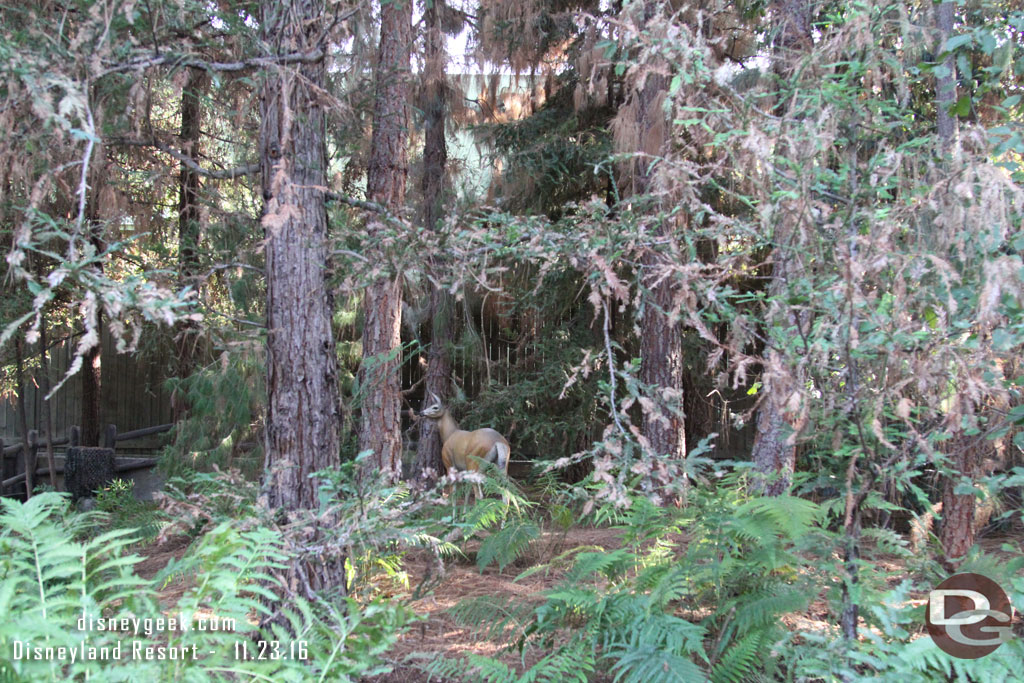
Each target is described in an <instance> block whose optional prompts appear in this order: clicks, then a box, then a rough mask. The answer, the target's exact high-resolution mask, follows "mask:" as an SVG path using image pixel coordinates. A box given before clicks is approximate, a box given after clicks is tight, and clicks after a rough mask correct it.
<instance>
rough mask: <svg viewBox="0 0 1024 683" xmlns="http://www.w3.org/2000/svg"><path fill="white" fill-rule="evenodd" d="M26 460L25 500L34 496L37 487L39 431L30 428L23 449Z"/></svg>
mask: <svg viewBox="0 0 1024 683" xmlns="http://www.w3.org/2000/svg"><path fill="white" fill-rule="evenodd" d="M21 452H22V457H23V458H24V460H25V500H28V499H29V498H31V497H32V491H33V490H34V489H35V487H36V457H37V455H38V453H39V432H37V431H36V430H34V429H30V430H29V432H28V438H27V439H26V440H25V446H24V447H23V448H22V450H21Z"/></svg>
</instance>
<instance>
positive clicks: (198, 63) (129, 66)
mask: <svg viewBox="0 0 1024 683" xmlns="http://www.w3.org/2000/svg"><path fill="white" fill-rule="evenodd" d="M323 58H324V51H323V50H321V49H320V48H317V49H315V50H313V51H312V52H292V53H289V54H286V55H271V56H267V57H252V58H250V59H242V60H239V61H237V62H210V61H207V60H205V59H199V58H197V57H191V56H188V55H180V54H178V55H160V54H155V55H147V56H143V57H137V58H136V59H132V60H130V61H127V62H121V63H119V64H113V65H111V66H109V67H107V68H106V69H104V70H103V71H101V72H100V73H99V74H97V76H96V78H103V77H104V76H109V75H110V74H114V73H120V72H122V71H139V70H143V69H149V68H152V67H154V66H165V65H167V66H174V67H178V68H184V67H187V66H192V67H196V68H199V69H206V70H207V71H245V70H247V69H254V68H257V67H264V66H273V65H281V64H311V63H314V62H319V61H320V60H322V59H323Z"/></svg>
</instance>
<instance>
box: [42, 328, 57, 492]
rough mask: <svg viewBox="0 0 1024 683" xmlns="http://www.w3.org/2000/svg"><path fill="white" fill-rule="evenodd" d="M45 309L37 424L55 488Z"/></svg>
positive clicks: (48, 351)
mask: <svg viewBox="0 0 1024 683" xmlns="http://www.w3.org/2000/svg"><path fill="white" fill-rule="evenodd" d="M47 343H48V342H47V336H46V311H45V310H44V311H43V315H42V317H41V318H40V320H39V378H38V380H37V381H38V382H39V391H41V392H42V394H43V400H42V407H43V414H42V415H41V416H40V418H39V425H40V427H42V430H43V433H44V434H45V435H46V436H45V438H46V466H47V467H48V468H49V470H50V486H52V487H53V488H54V490H56V489H57V464H56V460H55V459H54V457H53V418H52V413H53V410H52V406H51V405H50V350H49V349H48V348H47Z"/></svg>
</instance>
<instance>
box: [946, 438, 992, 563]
mask: <svg viewBox="0 0 1024 683" xmlns="http://www.w3.org/2000/svg"><path fill="white" fill-rule="evenodd" d="M951 442H952V444H953V445H952V449H951V450H952V452H951V453H950V455H949V457H950V463H949V468H950V472H949V473H948V474H946V475H945V476H943V477H942V523H941V525H940V527H939V543H940V544H941V545H942V554H943V564H944V565H945V566H946V568H947V569H950V570H953V569H955V568H956V567H957V565H958V564H959V560H960V559H961V558H962V557H963V556H964V555H966V554H967V551H968V550H970V549H971V547H972V546H973V545H974V542H975V537H976V532H977V529H976V528H975V524H974V518H975V510H976V508H977V504H978V499H977V496H975V495H974V493H973V492H969V493H965V494H957V493H956V487H957V485H958V484H960V482H961V481H963V480H965V479H966V480H969V481H971V482H973V481H974V480H975V478H976V477H977V475H978V465H979V463H980V461H981V458H980V457H979V451H978V448H979V446H980V445H981V444H984V443H986V442H985V441H984V437H979V436H968V435H965V434H961V435H959V437H958V438H954V439H952V440H951Z"/></svg>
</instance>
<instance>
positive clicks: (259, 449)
mask: <svg viewBox="0 0 1024 683" xmlns="http://www.w3.org/2000/svg"><path fill="white" fill-rule="evenodd" d="M263 362H264V361H263V353H262V351H257V350H252V349H246V348H245V346H241V347H239V348H235V349H233V350H232V351H231V352H225V353H224V354H223V355H222V356H221V358H220V359H219V360H218V361H216V362H214V363H211V364H209V365H208V366H206V367H203V368H201V369H199V370H197V371H196V372H194V373H193V374H192V375H191V376H189V377H185V378H180V379H173V378H172V379H170V380H168V381H167V385H168V389H169V390H170V391H171V392H172V393H175V394H179V395H180V396H181V397H182V400H183V401H184V402H185V404H186V405H188V406H189V413H188V419H186V420H184V421H182V422H179V423H178V424H177V425H175V429H174V432H173V442H172V443H171V444H170V445H169V446H167V447H166V448H165V449H164V453H163V456H162V458H161V461H160V468H161V470H162V471H164V472H166V473H168V474H170V475H181V474H185V473H187V472H190V471H196V470H198V471H209V470H210V469H211V468H213V467H219V468H222V469H227V468H232V467H236V468H239V469H241V470H242V471H243V472H245V473H246V474H248V475H249V476H250V477H251V478H255V477H256V476H257V475H258V473H259V472H260V471H261V470H262V467H263V446H262V443H261V441H262V440H261V438H260V428H261V421H262V405H263V402H264V400H265V395H266V389H265V386H264V382H265V380H266V377H265V374H266V372H265V368H264V365H263Z"/></svg>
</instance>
